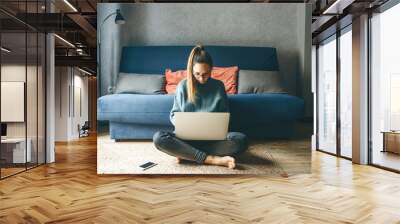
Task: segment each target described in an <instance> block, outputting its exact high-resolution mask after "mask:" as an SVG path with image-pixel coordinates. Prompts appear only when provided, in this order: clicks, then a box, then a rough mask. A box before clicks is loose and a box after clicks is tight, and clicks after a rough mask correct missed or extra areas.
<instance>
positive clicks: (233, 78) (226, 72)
mask: <svg viewBox="0 0 400 224" xmlns="http://www.w3.org/2000/svg"><path fill="white" fill-rule="evenodd" d="M238 71H239V68H238V67H237V66H233V67H213V69H212V71H211V77H212V78H214V79H218V80H220V81H222V82H223V83H224V86H225V92H226V93H227V94H235V93H236V92H237V74H238ZM185 78H186V70H179V71H176V72H173V71H171V69H166V70H165V79H166V81H167V85H166V86H165V90H166V91H167V93H168V94H175V91H176V86H177V85H178V84H179V82H180V81H181V80H182V79H185Z"/></svg>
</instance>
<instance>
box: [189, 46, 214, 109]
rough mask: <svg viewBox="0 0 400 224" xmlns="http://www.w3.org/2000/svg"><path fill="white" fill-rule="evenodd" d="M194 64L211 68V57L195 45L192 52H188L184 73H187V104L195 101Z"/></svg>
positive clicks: (201, 47)
mask: <svg viewBox="0 0 400 224" xmlns="http://www.w3.org/2000/svg"><path fill="white" fill-rule="evenodd" d="M196 63H204V64H208V65H209V66H210V68H212V66H213V65H212V64H213V63H212V59H211V56H210V55H209V54H208V53H207V52H206V51H205V50H204V47H203V46H201V45H196V46H195V47H194V48H193V49H192V51H191V52H190V55H189V58H188V63H187V68H186V73H187V77H186V79H187V96H188V99H189V102H192V103H194V102H195V101H196V91H197V88H196V84H197V82H196V78H194V76H193V66H194V64H196Z"/></svg>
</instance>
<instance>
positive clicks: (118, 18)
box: [97, 9, 125, 95]
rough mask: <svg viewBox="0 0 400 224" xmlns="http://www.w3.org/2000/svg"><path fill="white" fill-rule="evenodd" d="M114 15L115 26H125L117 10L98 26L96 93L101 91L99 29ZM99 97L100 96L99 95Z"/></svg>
mask: <svg viewBox="0 0 400 224" xmlns="http://www.w3.org/2000/svg"><path fill="white" fill-rule="evenodd" d="M113 15H115V24H117V25H122V24H125V19H124V17H123V16H122V14H121V11H120V10H119V9H117V10H116V11H115V12H113V13H111V14H109V15H108V16H106V18H104V19H103V21H102V22H101V24H100V26H99V36H98V38H97V46H98V48H97V49H98V53H97V82H98V88H99V90H98V92H99V91H101V68H100V66H101V29H102V28H103V25H104V23H105V22H106V21H107V20H108V19H109V18H111V16H113ZM110 92H111V90H110V89H109V90H108V93H110ZM99 95H100V94H99Z"/></svg>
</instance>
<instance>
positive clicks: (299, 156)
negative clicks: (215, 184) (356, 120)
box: [97, 134, 311, 176]
mask: <svg viewBox="0 0 400 224" xmlns="http://www.w3.org/2000/svg"><path fill="white" fill-rule="evenodd" d="M310 144H311V143H310V140H309V139H301V140H279V141H271V140H269V141H256V142H252V143H251V144H250V147H249V149H248V151H247V152H245V153H243V154H242V155H240V157H239V158H237V159H236V161H237V167H236V168H235V169H228V168H226V167H221V166H210V165H198V164H196V163H192V162H184V163H177V162H176V158H175V157H172V156H169V155H167V154H165V153H162V152H160V151H159V150H157V149H156V148H155V147H154V145H153V143H152V142H151V141H144V140H143V141H127V142H115V141H114V140H111V139H110V138H109V136H108V135H101V134H99V135H98V139H97V173H98V174H140V175H142V174H203V175H210V174H211V175H213V174H253V175H254V174H256V175H272V176H288V175H292V174H297V173H309V172H310V164H311V160H310V158H311V153H310V152H311V148H310ZM148 161H151V162H154V163H157V164H158V165H157V166H155V167H152V168H150V169H147V170H144V171H143V170H142V169H141V168H140V167H139V166H140V165H141V164H143V163H146V162H148Z"/></svg>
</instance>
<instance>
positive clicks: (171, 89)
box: [165, 68, 186, 94]
mask: <svg viewBox="0 0 400 224" xmlns="http://www.w3.org/2000/svg"><path fill="white" fill-rule="evenodd" d="M185 78H186V70H179V71H176V72H173V71H171V69H169V68H168V69H166V70H165V79H166V81H167V85H166V86H165V90H166V91H167V93H168V94H175V91H176V86H177V85H178V84H179V82H180V81H181V80H182V79H185Z"/></svg>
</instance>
